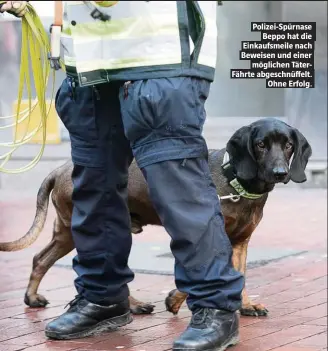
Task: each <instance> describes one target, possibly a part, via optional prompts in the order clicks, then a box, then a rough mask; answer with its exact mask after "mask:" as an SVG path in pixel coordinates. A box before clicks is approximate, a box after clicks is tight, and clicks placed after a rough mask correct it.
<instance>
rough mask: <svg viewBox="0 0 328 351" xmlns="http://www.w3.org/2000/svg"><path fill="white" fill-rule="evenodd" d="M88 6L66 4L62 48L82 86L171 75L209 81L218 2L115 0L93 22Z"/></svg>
mask: <svg viewBox="0 0 328 351" xmlns="http://www.w3.org/2000/svg"><path fill="white" fill-rule="evenodd" d="M86 3H88V2H84V1H65V4H64V18H63V20H64V21H63V32H62V39H61V42H62V47H63V59H64V62H65V66H66V71H67V74H68V75H71V76H75V77H77V78H78V80H79V83H80V85H81V86H87V85H94V84H99V83H104V82H109V81H112V80H139V79H149V78H163V77H174V76H194V77H200V78H205V79H208V80H211V81H212V80H213V79H214V69H215V66H216V54H217V27H216V11H217V1H118V2H117V4H115V5H114V6H111V7H101V11H102V12H103V13H104V14H106V15H107V16H109V17H110V19H109V20H108V21H101V20H99V19H94V18H93V17H92V16H91V14H90V12H91V10H90V7H89V6H87V4H86Z"/></svg>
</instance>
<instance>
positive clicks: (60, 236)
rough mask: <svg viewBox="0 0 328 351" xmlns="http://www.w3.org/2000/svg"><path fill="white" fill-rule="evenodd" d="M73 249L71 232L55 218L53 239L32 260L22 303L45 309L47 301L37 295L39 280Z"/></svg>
mask: <svg viewBox="0 0 328 351" xmlns="http://www.w3.org/2000/svg"><path fill="white" fill-rule="evenodd" d="M73 249H74V243H73V240H72V235H71V230H70V228H68V227H66V226H65V225H64V224H63V222H62V221H61V220H60V219H59V218H58V217H57V219H56V220H55V222H54V229H53V237H52V240H51V242H50V243H49V244H48V245H47V246H46V247H45V248H44V249H43V250H42V251H40V252H39V253H38V254H36V255H35V256H34V258H33V268H32V273H31V275H30V280H29V283H28V287H27V290H26V293H25V298H24V302H25V304H26V305H28V306H30V307H45V306H46V305H47V304H48V303H49V302H48V300H47V299H46V298H45V297H44V296H42V295H40V294H38V288H39V285H40V283H41V280H42V279H43V277H44V276H45V274H46V273H47V271H48V270H49V269H50V268H51V267H52V266H53V265H54V263H55V262H56V261H57V260H59V259H60V258H62V257H64V256H65V255H67V254H68V253H69V252H71V251H72V250H73Z"/></svg>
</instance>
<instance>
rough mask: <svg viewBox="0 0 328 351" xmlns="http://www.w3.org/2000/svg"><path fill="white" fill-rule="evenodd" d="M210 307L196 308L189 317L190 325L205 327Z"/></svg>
mask: <svg viewBox="0 0 328 351" xmlns="http://www.w3.org/2000/svg"><path fill="white" fill-rule="evenodd" d="M210 312H211V309H210V308H199V309H197V310H196V311H195V312H194V313H193V315H192V318H191V323H190V324H191V325H192V326H194V327H196V328H201V327H204V328H205V327H206V322H207V320H208V317H210V316H211V313H210Z"/></svg>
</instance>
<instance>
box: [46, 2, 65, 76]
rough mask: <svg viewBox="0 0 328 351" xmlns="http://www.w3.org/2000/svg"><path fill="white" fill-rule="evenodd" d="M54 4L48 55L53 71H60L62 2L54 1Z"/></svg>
mask: <svg viewBox="0 0 328 351" xmlns="http://www.w3.org/2000/svg"><path fill="white" fill-rule="evenodd" d="M54 4H55V14H54V22H53V24H52V25H51V26H50V45H51V49H50V50H51V51H50V55H49V60H50V64H51V67H52V68H53V69H54V70H56V71H57V70H59V69H60V38H61V32H62V27H63V2H62V1H54Z"/></svg>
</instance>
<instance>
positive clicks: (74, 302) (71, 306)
mask: <svg viewBox="0 0 328 351" xmlns="http://www.w3.org/2000/svg"><path fill="white" fill-rule="evenodd" d="M81 300H82V296H81V295H76V296H75V297H74V299H73V300H71V301H70V302H69V303H68V304H67V305H66V306H65V307H64V308H65V309H66V308H67V307H68V306H69V309H68V311H70V312H71V311H72V310H73V309H74V307H76V306H77V305H78V303H79V302H80V301H81Z"/></svg>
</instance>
